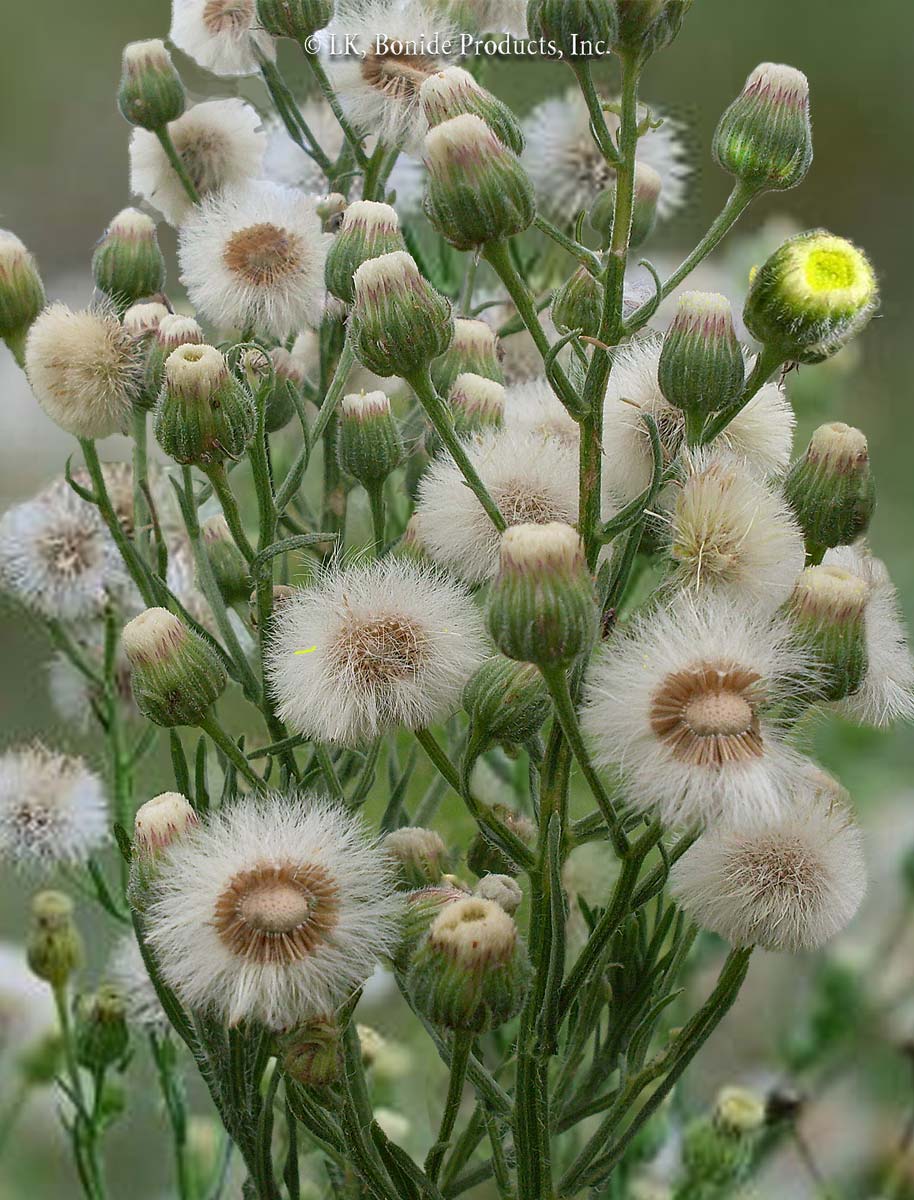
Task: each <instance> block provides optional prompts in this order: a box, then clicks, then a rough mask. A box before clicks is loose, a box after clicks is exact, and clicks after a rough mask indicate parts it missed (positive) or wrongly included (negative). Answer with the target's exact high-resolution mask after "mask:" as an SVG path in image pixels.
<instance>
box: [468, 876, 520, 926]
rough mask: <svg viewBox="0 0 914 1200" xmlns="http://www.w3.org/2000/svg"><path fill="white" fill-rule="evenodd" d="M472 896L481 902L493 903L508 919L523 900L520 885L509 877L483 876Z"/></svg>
mask: <svg viewBox="0 0 914 1200" xmlns="http://www.w3.org/2000/svg"><path fill="white" fill-rule="evenodd" d="M473 895H474V896H479V898H480V899H481V900H491V901H493V903H495V904H497V905H498V907H499V908H503V909H504V910H505V912H506V913H507V914H508V916H509V917H513V916H514V914H515V913H516V912H517V910H518V909H519V908H520V906H521V904H522V903H523V900H524V893H523V892H522V891H521V887H520V884H519V883H518V882H517V880H515V879H512V878H511V876H510V875H483V877H482V879H480V881H479V883H477V885H476V887H475V888H474V889H473Z"/></svg>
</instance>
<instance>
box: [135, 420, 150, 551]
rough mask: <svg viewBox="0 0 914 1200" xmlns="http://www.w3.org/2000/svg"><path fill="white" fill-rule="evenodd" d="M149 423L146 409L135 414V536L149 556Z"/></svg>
mask: <svg viewBox="0 0 914 1200" xmlns="http://www.w3.org/2000/svg"><path fill="white" fill-rule="evenodd" d="M147 434H148V423H147V417H146V411H145V409H136V410H135V411H134V414H133V538H134V541H135V542H136V543H137V545H138V546H139V548H140V553H141V554H142V555H143V556H144V557H148V553H149V542H150V530H151V524H152V515H151V513H150V511H149V503H148V501H147V499H146V488H147V486H148V477H149V463H148V452H147Z"/></svg>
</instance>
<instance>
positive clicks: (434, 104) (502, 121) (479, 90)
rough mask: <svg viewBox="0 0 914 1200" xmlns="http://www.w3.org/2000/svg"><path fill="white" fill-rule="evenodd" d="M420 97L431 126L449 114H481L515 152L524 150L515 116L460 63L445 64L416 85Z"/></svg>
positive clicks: (478, 115)
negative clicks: (419, 86) (442, 68)
mask: <svg viewBox="0 0 914 1200" xmlns="http://www.w3.org/2000/svg"><path fill="white" fill-rule="evenodd" d="M419 100H420V101H421V104H422V110H423V112H424V113H425V119H426V121H428V123H429V126H430V127H431V128H434V127H435V126H436V125H441V124H442V123H443V122H444V121H449V120H450V119H451V118H452V117H459V116H461V115H462V114H464V113H472V114H473V115H475V116H477V117H482V119H483V121H485V123H486V124H487V125H488V126H489V128H490V129H491V130H492V131H493V132H494V133H495V135H496V137H498V139H499V141H502V142H504V144H505V145H506V146H507V147H508V148H509V149H510V150H513V151H514V153H515V154H522V153H523V150H524V135H523V131H522V130H521V127H520V124H519V122H518V120H517V117H515V115H514V113H513V112H512V111H511V109H510V108H508V106H507V104H505V103H504V102H503V101H501V100H499V99H498V97H497V96H493V95H492V93H491V92H489V91H486V89H485V88H484V87H481V86H480V85H479V84H478V83H477V82H476V80H475V79H474V78H473V76H472V75H471V74H470V73H469V71H465V70H464V69H463V67H446V68H445V69H444V70H443V71H437V72H436V73H435V74H434V75H430V76H429V77H428V79H426V81H425V82H424V83H423V84H422V87H421V88H420V89H419Z"/></svg>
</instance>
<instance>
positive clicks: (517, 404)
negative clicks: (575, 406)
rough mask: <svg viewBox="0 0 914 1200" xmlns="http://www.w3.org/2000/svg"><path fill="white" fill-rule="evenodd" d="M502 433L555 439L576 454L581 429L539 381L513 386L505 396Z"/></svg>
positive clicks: (544, 380) (548, 388) (547, 384)
mask: <svg viewBox="0 0 914 1200" xmlns="http://www.w3.org/2000/svg"><path fill="white" fill-rule="evenodd" d="M505 429H507V430H510V431H516V432H518V433H538V434H540V435H541V436H542V437H547V438H555V439H556V440H557V441H560V442H562V443H563V444H564V445H565V446H567V447H568V448H569V449H571V450H574V451H575V452H577V449H578V446H579V444H580V441H581V427H580V426H579V425H578V423H577V421H575V419H574V417H572V416H571V414H570V413H569V411H568V409H567V408H566V407H565V405H564V404H562V402H561V400H559V398H558V397H557V396H556V394H555V392H554V391H553V390H552V387H551V385H550V384H549V381H548V380H546V379H543V378H539V379H530V380H528V381H527V382H526V383H515V384H513V385H512V386H511V387H509V388H508V389H507V392H506V394H505Z"/></svg>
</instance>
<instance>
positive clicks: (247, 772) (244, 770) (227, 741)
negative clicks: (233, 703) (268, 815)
mask: <svg viewBox="0 0 914 1200" xmlns="http://www.w3.org/2000/svg"><path fill="white" fill-rule="evenodd" d="M200 728H201V729H202V730H203V732H204V733H205V734H207V735H208V736H209V737H210V739H211V740H212V741H213V742H215V744H216V745H217V746H218V747H219V749H220V750H221V751H222V753H223V754H224V755H225V757H226V758H227V759H228V760H229V762H230V763H231V764H232V766H233V767H234V768H235V770H236V771H237V772H238V774H239V775H241V776H242V777H243V778H244V779H246V780H247V781H248V783H249V784H250V785H251V787H252V788H253V789H254V791H255V792H257V793H259V794H260V795H265V794H266V792H267V790H268V789H267V785H266V784H265V783H264V781H263V780H262V779H261V778H260V776H259V775H258V774H257V772H256V771H254V770H252V769H251V765H250V763H249V762H248V760H247V759H246V758H245V756H244V755H243V754H242V753H241V751H240V750H239V749H238V746H237V745H236V743H235V741H234V740H233V739H232V738H231V737H230V736H229V734H228V733H227V732H226V731H225V729H223V727H222V726H221V725H220V724H219V721H218V720H217V718H216V714H215V713H214V712H213V711H212V709H211V710H210V712H209V713H208V714H207V716H206V717H204V718H203V720H202V721H201V722H200Z"/></svg>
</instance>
